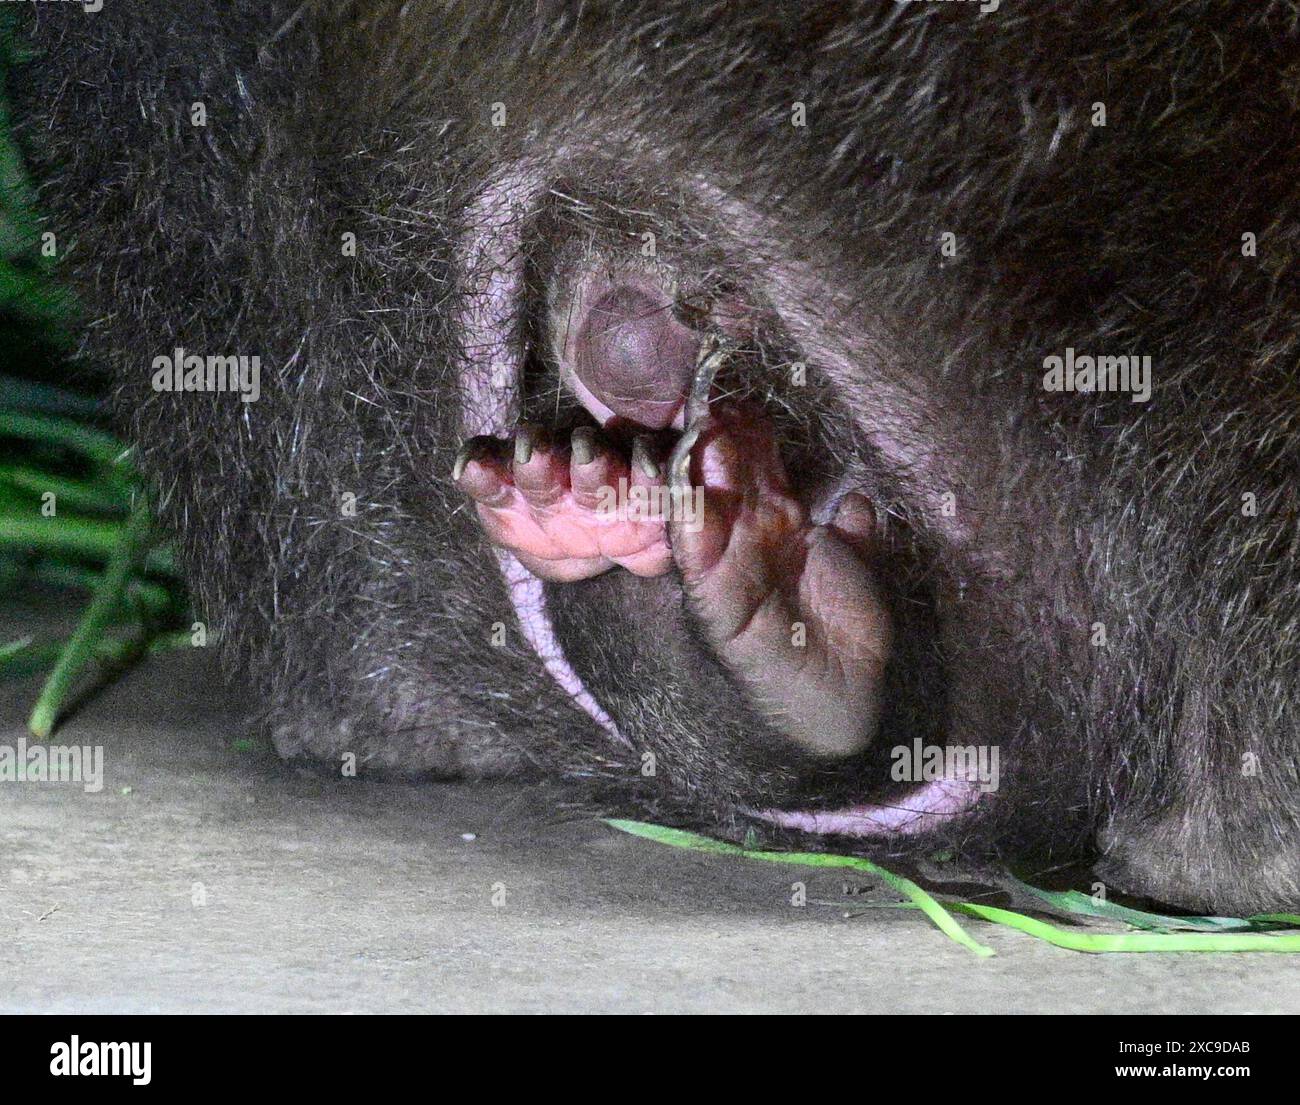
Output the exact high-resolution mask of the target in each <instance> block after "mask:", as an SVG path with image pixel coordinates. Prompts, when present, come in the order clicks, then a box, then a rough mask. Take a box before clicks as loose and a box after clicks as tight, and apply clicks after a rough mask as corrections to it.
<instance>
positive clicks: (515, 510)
mask: <svg viewBox="0 0 1300 1105" xmlns="http://www.w3.org/2000/svg"><path fill="white" fill-rule="evenodd" d="M452 478H453V479H454V480H455V482H456V484H457V486H459V487H460V488H461V490H463V491H464V492H465V493H466V494H467V495H469V496H470V498H472V499H473V500H474V503H475V506H476V509H477V510H478V515H479V519H480V520H481V521H482V523H483V527H484V529H485V530H486V531H487V534H488V537H489V538H490V539H491V540H492V541H493V542H494V543H495V544H497V545H500V546H501V547H503V548H506V549H509V550H510V551H511V552H513V553H514V554H515V556H517V557H518V558H519V560H520V562H521V563H522V564H523V565H524V567H526V568H527V569H528V570H529V571H530V572H532V573H533V574H534V575H536V576H539V577H540V578H542V579H545V580H551V581H554V582H558V583H564V582H570V581H573V580H578V579H587V578H589V577H591V576H596V575H600V574H601V573H602V572H606V571H609V569H611V568H615V567H621V568H626V569H627V570H628V571H630V572H634V573H635V574H636V575H639V576H656V575H662V574H663V573H664V572H666V571H668V570H669V569H670V568H671V566H672V554H671V552H670V551H669V548H668V541H667V534H666V531H665V525H664V518H663V513H662V511H661V510H660V509H659V508H658V502H659V500H660V498H661V497H662V495H663V492H664V491H665V490H666V486H665V485H666V482H667V481H666V474H665V472H664V464H663V462H662V459H659V458H657V457H656V455H655V448H654V445H653V442H652V439H651V438H650V437H648V436H641V437H638V438H636V440H635V441H634V443H633V446H632V449H631V456H630V457H624V456H623V455H622V453H621V452H620V451H619V450H618V449H616V448H615V447H614V446H613V445H612V444H611V443H610V442H609V441H608V439H607V438H606V437H605V436H604V435H603V434H602V433H601V432H600V431H598V430H595V429H593V428H591V427H580V428H579V429H576V430H574V431H573V433H572V436H571V439H570V441H569V443H568V444H567V445H561V444H557V443H556V442H554V441H553V440H552V439H551V438H550V436H549V435H547V434H545V433H544V432H542V431H539V430H538V429H536V428H534V427H531V426H520V427H519V429H518V430H517V431H516V433H515V437H514V440H513V442H508V441H503V440H501V439H499V438H492V437H476V438H472V439H471V440H470V441H468V442H467V443H466V444H465V446H464V448H463V449H461V451H460V453H459V454H458V455H457V457H456V464H455V468H454V470H453V472H452Z"/></svg>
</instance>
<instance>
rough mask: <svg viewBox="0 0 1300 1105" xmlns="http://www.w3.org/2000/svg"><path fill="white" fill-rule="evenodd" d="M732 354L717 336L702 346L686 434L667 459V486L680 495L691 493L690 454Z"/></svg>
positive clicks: (689, 407) (692, 386)
mask: <svg viewBox="0 0 1300 1105" xmlns="http://www.w3.org/2000/svg"><path fill="white" fill-rule="evenodd" d="M730 352H731V345H730V343H728V342H727V341H725V340H724V339H722V338H720V337H717V336H716V335H710V336H709V337H707V338H705V339H704V342H703V343H702V344H701V345H700V355H699V358H698V359H697V360H696V362H695V376H694V378H693V379H692V381H691V393H690V395H689V396H687V399H686V432H685V433H683V434H682V436H681V437H680V438H678V440H677V444H676V445H674V446H673V451H672V453H671V454H669V457H668V482H669V484H670V486H672V487H675V488H677V489H678V490H679V491H686V490H689V489H690V486H691V450H692V449H694V448H695V443H696V442H697V441H699V439H700V429H701V427H702V426H703V425H704V420H705V419H706V418H707V417H708V416H709V395H710V393H711V392H712V391H713V381H714V380H715V379H716V378H717V375H718V369H720V368H721V367H722V363H723V361H725V360H726V359H727V356H728V355H729V354H730Z"/></svg>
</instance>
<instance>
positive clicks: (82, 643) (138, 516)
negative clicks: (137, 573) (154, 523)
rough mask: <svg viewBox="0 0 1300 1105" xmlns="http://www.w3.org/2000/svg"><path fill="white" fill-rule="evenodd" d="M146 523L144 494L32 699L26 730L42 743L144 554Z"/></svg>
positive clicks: (147, 512) (51, 730)
mask: <svg viewBox="0 0 1300 1105" xmlns="http://www.w3.org/2000/svg"><path fill="white" fill-rule="evenodd" d="M150 524H151V519H150V514H149V504H148V501H147V499H146V498H145V496H144V495H140V496H139V497H138V498H137V499H136V501H135V504H134V506H133V507H132V508H131V515H130V517H129V518H128V520H127V524H126V529H125V531H124V532H122V533H121V535H120V537H119V543H118V545H117V547H116V548H115V549H114V551H113V554H112V556H111V557H110V558H109V561H108V567H107V569H106V570H105V572H104V578H103V580H102V581H101V582H100V585H99V588H98V590H96V592H95V595H94V598H92V599H91V602H90V606H89V607H88V608H87V610H86V613H85V615H84V616H83V617H82V619H81V624H80V625H78V626H77V628H76V630H75V631H74V632H73V634H72V637H71V639H70V640H69V641H68V643H67V645H66V647H65V648H64V650H63V653H62V655H61V656H60V657H59V660H58V663H56V664H55V665H54V670H53V671H52V672H50V676H49V678H48V679H47V680H46V681H45V686H44V687H43V688H42V689H41V694H40V697H39V698H38V699H37V700H36V707H35V709H33V710H32V716H31V717H30V719H28V722H27V727H28V728H29V729H30V730H31V731H32V734H33V735H34V736H35V737H37V738H39V739H41V740H44V739H45V738H46V737H48V736H49V735H50V733H51V732H53V730H54V726H55V723H56V722H57V721H58V716H59V710H60V709H61V708H62V706H63V702H64V700H65V699H66V697H67V695H68V691H69V690H70V689H71V687H72V684H73V683H74V682H75V681H76V679H77V676H78V675H80V674H81V671H82V669H83V668H84V667H85V666H86V664H87V662H89V660H90V659H91V658H92V657H93V656H94V653H95V646H96V645H97V644H98V642H99V640H100V638H101V636H102V634H103V632H104V627H105V626H106V625H107V624H108V621H109V619H110V618H111V617H112V614H113V611H114V610H115V609H116V608H117V607H118V605H119V604H120V603H121V602H122V594H123V591H124V589H125V587H126V584H127V579H128V577H129V576H130V574H131V571H132V569H133V568H134V567H135V566H136V565H137V563H138V562H139V561H140V559H141V557H142V556H143V555H144V551H145V548H146V546H147V544H148V541H149V534H150Z"/></svg>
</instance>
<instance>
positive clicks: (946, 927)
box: [605, 818, 994, 956]
mask: <svg viewBox="0 0 1300 1105" xmlns="http://www.w3.org/2000/svg"><path fill="white" fill-rule="evenodd" d="M605 824H607V825H610V826H612V827H613V828H615V829H618V830H619V831H620V832H625V833H630V834H631V835H632V836H639V837H644V838H645V839H646V840H653V841H655V842H656V843H657V844H667V845H669V846H670V847H673V848H688V849H690V850H691V851H695V852H706V853H708V854H710V855H717V856H741V857H743V858H745V859H756V860H764V861H766V862H769V863H791V864H797V865H799V866H802V867H842V868H849V869H851V870H854V871H862V872H865V873H866V874H869V875H875V876H876V877H878V878H880V879H882V880H883V881H884V882H885V883H887V884H888V885H889V886H890V887H892V888H893V889H894V890H896V891H898V893H900V894H902V895H904V896H905V897H907V898H908V899H909V900H910V901H911V902H912V903H913V904H914V905H915V906H916V908H917V909H919V910H920V911H921V912H922V913H924V914H925V915H926V916H927V917H929V918H930V920H931V921H933V922H934V924H935V925H936V926H938V928H939V929H940V930H941V931H942V932H943V933H944V934H945V935H946V936H948V937H949V938H950V939H952V940H955V941H956V942H957V943H958V944H960V945H961V946H962V947H964V948H966V949H967V950H969V951H972V952H974V953H975V954H976V955H978V956H990V955H993V954H994V951H993V949H992V948H990V947H987V946H986V945H984V944H981V943H979V942H978V941H977V940H975V939H973V938H972V937H971V935H970V934H969V933H968V932H967V931H966V930H965V929H964V928H962V927H961V925H959V924H958V923H957V920H956V918H955V917H953V916H952V914H950V913H949V912H948V911H947V910H946V909H945V908H944V907H943V906H942V905H941V904H940V903H939V901H938V900H937V899H936V898H935V897H934V896H933V895H931V894H930V893H928V892H927V891H925V890H923V889H922V888H921V887H919V886H917V885H916V883H914V882H912V880H911V879H905V878H903V877H902V876H900V875H895V874H894V873H893V872H892V871H886V870H885V869H884V868H882V867H879V866H877V865H876V864H874V863H872V862H871V861H870V860H868V859H863V858H862V857H861V856H838V855H833V854H830V853H823V852H760V851H750V850H748V849H746V848H741V847H740V846H739V845H736V844H728V843H726V842H725V841H721V840H714V839H712V838H710V837H707V836H701V835H699V834H698V833H691V832H686V831H685V830H683V829H670V828H667V827H666V826H663V825H651V824H649V823H648V822H645V821H625V820H621V819H617V818H611V819H607V820H606V822H605Z"/></svg>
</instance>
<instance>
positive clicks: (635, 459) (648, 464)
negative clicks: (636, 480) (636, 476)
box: [632, 434, 659, 480]
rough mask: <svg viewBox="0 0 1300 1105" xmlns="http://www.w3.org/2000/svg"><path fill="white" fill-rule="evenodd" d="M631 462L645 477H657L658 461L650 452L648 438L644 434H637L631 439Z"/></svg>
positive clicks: (654, 478) (650, 478) (651, 478)
mask: <svg viewBox="0 0 1300 1105" xmlns="http://www.w3.org/2000/svg"><path fill="white" fill-rule="evenodd" d="M632 464H633V466H634V467H636V468H638V469H640V471H641V474H642V475H643V476H645V478H646V479H648V480H657V479H658V478H659V462H658V461H657V460H655V458H654V454H652V453H651V452H650V439H649V438H648V437H646V436H645V434H638V435H637V436H636V437H635V438H634V439H633V441H632Z"/></svg>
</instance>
